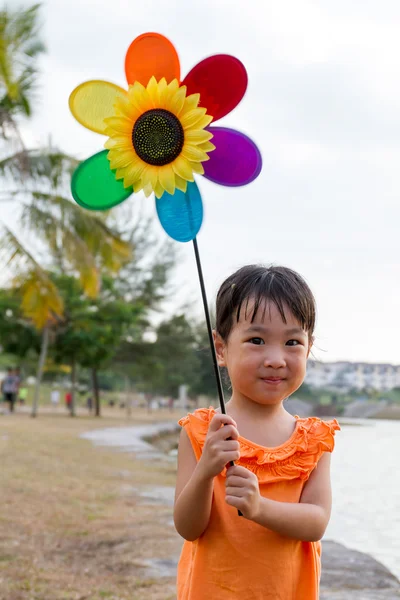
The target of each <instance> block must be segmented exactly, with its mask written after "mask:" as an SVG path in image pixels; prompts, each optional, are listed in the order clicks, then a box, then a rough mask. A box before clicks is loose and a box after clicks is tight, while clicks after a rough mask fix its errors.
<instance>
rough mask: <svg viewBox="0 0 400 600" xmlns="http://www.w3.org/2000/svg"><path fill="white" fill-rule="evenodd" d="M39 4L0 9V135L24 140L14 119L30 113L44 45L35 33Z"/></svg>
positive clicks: (37, 25)
mask: <svg viewBox="0 0 400 600" xmlns="http://www.w3.org/2000/svg"><path fill="white" fill-rule="evenodd" d="M39 11H40V5H39V4H35V5H33V6H31V7H30V8H28V9H23V8H21V9H17V10H15V9H13V10H10V9H7V8H3V9H1V10H0V135H1V136H2V137H3V138H4V139H10V137H12V138H16V139H17V140H18V143H19V146H20V150H23V149H24V144H23V141H22V138H21V135H20V133H19V129H18V125H17V120H18V118H19V117H20V116H26V117H30V116H31V113H32V100H33V94H34V90H35V83H36V75H37V66H36V64H37V58H38V57H39V55H40V54H41V53H42V52H44V50H45V48H44V45H43V42H42V40H41V39H40V36H39V31H40V22H39Z"/></svg>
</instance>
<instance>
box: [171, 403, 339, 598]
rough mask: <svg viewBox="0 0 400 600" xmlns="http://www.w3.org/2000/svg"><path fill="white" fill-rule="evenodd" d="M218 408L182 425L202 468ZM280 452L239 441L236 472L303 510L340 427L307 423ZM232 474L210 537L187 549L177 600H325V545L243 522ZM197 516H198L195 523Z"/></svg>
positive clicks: (218, 500)
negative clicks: (229, 493) (229, 498)
mask: <svg viewBox="0 0 400 600" xmlns="http://www.w3.org/2000/svg"><path fill="white" fill-rule="evenodd" d="M215 412H216V411H215V410H214V409H213V408H209V409H199V410H196V411H195V412H194V413H193V414H189V415H188V416H186V417H184V418H183V419H181V420H180V421H179V424H180V425H182V426H183V427H185V430H186V432H187V434H188V436H189V439H190V441H191V444H192V447H193V450H194V453H195V455H196V459H197V460H199V458H200V456H201V453H202V449H203V446H204V441H205V438H206V435H207V431H208V425H209V422H210V421H211V419H212V418H213V416H214V415H215ZM296 419H297V423H296V428H295V431H294V432H293V435H292V436H291V437H290V439H289V440H287V441H286V442H285V443H284V444H282V445H281V446H277V447H276V448H265V447H263V446H259V445H258V444H254V443H253V442H251V441H249V440H246V439H245V438H242V437H239V442H240V459H239V460H238V461H237V463H236V464H238V465H241V466H243V467H246V468H247V469H249V470H250V471H253V473H255V474H256V475H257V477H258V480H259V485H260V493H261V495H262V496H264V497H266V498H270V499H272V500H279V501H281V502H299V501H300V497H301V493H302V491H303V488H304V485H305V483H306V481H307V480H308V478H309V476H310V474H311V472H312V471H313V469H314V468H315V467H316V466H317V463H318V460H319V459H320V458H321V456H322V454H323V453H324V452H332V450H333V448H334V433H335V430H338V429H340V427H339V425H338V422H337V421H336V419H334V420H332V421H322V420H321V419H318V418H316V417H310V418H307V419H300V418H299V417H296ZM225 477H226V470H224V471H223V472H222V473H221V474H220V475H218V476H217V477H215V478H214V494H213V502H212V508H211V515H210V521H209V524H208V526H207V529H206V530H205V532H204V533H203V535H201V536H200V537H199V538H198V539H197V540H195V541H194V542H188V541H185V542H184V545H183V549H182V554H181V557H180V560H179V565H178V581H177V587H178V596H177V598H178V600H233V599H235V598H240V600H318V598H319V580H320V574H321V543H320V542H301V541H298V540H295V539H290V538H287V537H284V536H282V535H280V534H278V533H275V532H274V531H271V530H269V529H267V528H265V527H263V526H261V525H258V524H257V523H254V522H253V521H249V520H247V519H245V518H242V517H239V516H238V514H237V510H236V509H235V508H233V507H232V506H229V505H228V504H226V502H225ZM195 518H196V515H193V519H195Z"/></svg>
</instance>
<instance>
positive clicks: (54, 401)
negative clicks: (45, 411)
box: [50, 390, 60, 408]
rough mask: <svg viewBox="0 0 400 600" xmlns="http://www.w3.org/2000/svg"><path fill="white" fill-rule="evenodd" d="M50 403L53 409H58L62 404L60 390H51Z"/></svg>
mask: <svg viewBox="0 0 400 600" xmlns="http://www.w3.org/2000/svg"><path fill="white" fill-rule="evenodd" d="M50 401H51V405H52V407H53V408H58V405H59V402H60V392H59V391H58V390H51V394H50Z"/></svg>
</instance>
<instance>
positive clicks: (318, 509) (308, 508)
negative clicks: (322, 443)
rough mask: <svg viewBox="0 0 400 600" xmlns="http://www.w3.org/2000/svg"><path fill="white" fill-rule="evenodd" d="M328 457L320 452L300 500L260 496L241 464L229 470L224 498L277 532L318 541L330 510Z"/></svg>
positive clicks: (253, 477)
mask: <svg viewBox="0 0 400 600" xmlns="http://www.w3.org/2000/svg"><path fill="white" fill-rule="evenodd" d="M330 458H331V457H330V453H328V452H325V453H324V454H323V455H322V457H321V458H320V460H319V461H318V465H317V466H316V468H315V469H314V471H313V472H312V473H311V475H310V478H309V480H308V481H307V483H306V485H305V486H304V489H303V493H302V495H301V498H300V502H299V503H292V502H279V501H276V500H270V499H269V498H263V497H262V496H261V495H260V493H259V489H258V480H257V478H256V477H255V475H254V474H253V473H251V472H250V471H248V470H247V469H244V468H243V467H231V468H230V469H229V470H228V477H227V483H226V485H227V497H226V501H227V503H228V504H230V505H232V506H234V507H235V508H238V509H239V510H241V511H242V513H243V514H244V516H245V517H247V518H248V519H251V520H252V521H254V522H255V523H258V524H259V525H262V526H263V527H266V528H268V529H271V530H272V531H275V532H276V533H280V534H281V535H284V536H287V537H290V538H293V539H296V540H301V541H303V542H316V541H319V540H320V539H321V538H322V537H323V535H324V533H325V530H326V528H327V525H328V523H329V518H330V514H331V506H332V492H331V482H330ZM242 469H243V470H242ZM246 471H247V472H246Z"/></svg>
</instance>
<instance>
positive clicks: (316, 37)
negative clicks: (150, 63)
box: [8, 0, 400, 364]
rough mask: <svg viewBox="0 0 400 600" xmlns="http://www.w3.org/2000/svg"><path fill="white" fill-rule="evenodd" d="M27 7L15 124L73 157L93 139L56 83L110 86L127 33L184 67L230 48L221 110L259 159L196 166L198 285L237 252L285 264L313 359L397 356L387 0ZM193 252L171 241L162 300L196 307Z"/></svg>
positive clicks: (91, 2)
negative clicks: (34, 12) (29, 71)
mask: <svg viewBox="0 0 400 600" xmlns="http://www.w3.org/2000/svg"><path fill="white" fill-rule="evenodd" d="M14 3H15V4H16V5H17V4H18V5H20V3H19V2H18V3H17V2H16V0H11V5H13V4H14ZM25 4H26V3H25ZM8 5H10V3H8ZM42 14H43V18H44V38H45V41H46V44H47V49H48V53H47V56H46V57H44V58H43V59H42V61H41V66H42V77H41V80H40V87H39V90H38V101H37V103H36V110H35V116H34V118H33V120H32V122H31V123H29V124H28V125H25V126H24V128H23V132H24V136H25V139H26V141H27V143H29V144H38V143H45V142H46V141H47V139H48V135H49V134H50V133H51V136H52V141H53V143H54V144H55V145H57V146H59V147H60V148H62V149H63V150H64V151H66V152H69V153H72V154H74V155H77V156H78V157H79V158H81V159H84V158H86V157H88V156H90V155H91V154H92V153H94V152H97V151H99V150H101V149H102V146H103V143H104V141H105V138H104V137H102V136H100V135H97V134H95V133H91V132H90V131H88V130H87V129H85V128H83V127H82V126H80V125H79V124H78V123H77V122H76V121H75V120H74V119H73V117H72V116H71V115H70V113H69V110H68V96H69V94H70V92H71V91H72V89H73V88H74V87H75V86H76V85H78V84H79V83H81V82H82V81H85V80H87V79H106V80H109V81H113V82H115V83H117V84H119V85H122V86H125V85H126V84H125V78H124V70H123V64H124V56H125V52H126V50H127V48H128V46H129V44H130V42H131V41H132V40H133V39H134V38H135V37H136V36H137V35H139V34H141V33H143V32H145V31H158V32H160V33H163V34H164V35H166V36H167V37H169V38H170V39H171V40H172V41H173V42H174V44H175V45H176V47H177V50H178V53H179V55H180V58H181V64H182V74H183V75H184V74H185V73H187V72H188V70H190V68H191V67H192V66H193V65H195V64H196V63H197V62H199V61H200V60H201V59H203V58H205V57H206V56H209V55H212V54H218V53H228V54H233V55H235V56H237V57H238V58H240V59H241V60H242V61H243V63H244V64H245V66H246V68H247V70H248V74H249V87H248V91H247V94H246V96H245V97H244V99H243V100H242V102H241V104H240V105H239V106H238V108H236V109H235V111H233V112H232V113H231V114H229V115H228V116H227V117H225V118H224V119H223V120H222V121H221V122H220V124H221V125H222V124H223V125H226V126H229V127H233V128H237V129H240V130H242V131H244V132H245V133H247V134H248V135H250V137H252V138H253V139H254V140H255V141H256V142H257V144H258V145H259V147H260V149H261V152H262V155H263V161H264V166H263V170H262V172H261V175H260V177H259V178H258V180H256V181H255V182H254V183H253V184H251V185H249V186H247V187H244V188H238V189H231V188H223V187H219V186H217V185H215V184H212V183H210V182H208V181H206V180H205V179H203V178H199V180H198V182H199V185H200V188H201V192H202V195H203V201H204V208H205V219H204V223H203V227H202V229H201V232H200V234H199V238H198V240H199V247H200V252H201V256H202V261H203V268H204V275H205V280H206V286H207V289H208V292H209V296H210V299H212V298H214V295H215V293H216V290H217V288H218V285H219V284H220V283H221V281H222V280H223V278H225V277H226V276H227V275H229V274H230V273H231V271H232V270H234V269H236V268H237V267H239V266H242V265H243V264H247V263H254V262H262V263H271V262H272V263H275V264H283V265H286V266H289V267H291V268H293V269H296V270H298V271H299V272H300V273H301V274H302V275H303V276H304V277H305V278H306V279H307V281H308V282H309V284H310V286H311V288H312V289H313V291H314V293H315V295H316V298H317V303H318V327H317V349H316V351H315V354H316V357H317V358H319V359H321V360H324V361H332V360H342V359H343V360H353V361H369V362H391V363H396V364H398V363H400V356H399V344H398V340H397V336H398V335H399V333H400V332H399V319H398V316H397V315H398V311H399V305H400V273H399V254H400V235H399V229H400V169H399V167H400V36H399V27H400V3H399V2H398V0H392V1H389V0H381V2H379V3H378V2H375V1H372V0H371V1H369V0H354V1H353V2H348V1H346V2H345V1H344V0H327V1H326V2H323V3H322V2H317V1H316V0H314V1H307V0H300V1H299V0H280V1H279V2H276V1H275V0H251V1H248V2H244V1H243V0H240V1H235V0H212V1H211V0H202V1H201V2H194V1H191V0H175V1H174V0H171V1H170V2H168V1H167V0H142V1H141V2H138V1H136V2H135V1H134V0H112V1H109V2H99V1H98V0H47V3H46V4H44V6H43V11H42ZM137 200H138V196H136V197H132V198H131V199H130V200H129V202H135V201H137ZM148 203H149V210H151V211H153V212H154V200H153V199H152V198H149V199H148ZM9 217H10V218H12V217H11V216H9ZM154 218H155V219H157V217H156V215H155V212H154ZM157 226H158V225H157ZM161 235H163V233H162V230H161V227H160V236H161ZM192 254H193V250H192V246H191V244H187V245H182V247H181V255H182V260H181V263H180V265H179V267H178V269H177V271H176V282H178V283H181V285H182V287H181V290H182V291H181V295H180V298H179V299H177V303H179V302H182V301H183V299H184V298H196V299H197V298H198V303H199V310H200V296H199V292H198V281H197V275H196V270H195V264H194V260H193V256H192Z"/></svg>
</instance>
